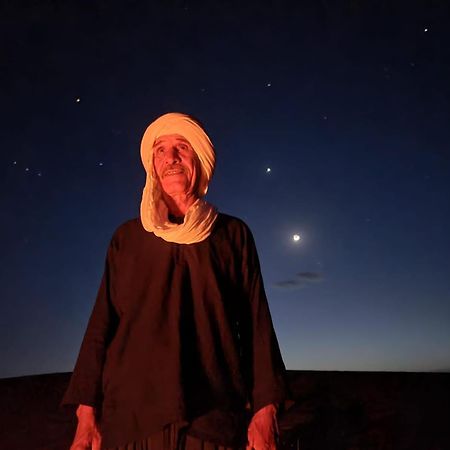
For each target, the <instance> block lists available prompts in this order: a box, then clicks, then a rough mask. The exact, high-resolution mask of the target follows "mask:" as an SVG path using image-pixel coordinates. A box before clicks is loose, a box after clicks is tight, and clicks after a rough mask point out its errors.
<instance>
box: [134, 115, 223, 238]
mask: <svg viewBox="0 0 450 450" xmlns="http://www.w3.org/2000/svg"><path fill="white" fill-rule="evenodd" d="M168 134H179V135H181V136H183V137H184V138H185V139H187V140H188V141H189V143H190V144H191V146H192V148H193V149H194V151H195V153H196V154H197V156H198V159H199V161H200V166H201V170H200V180H199V182H198V184H197V186H198V191H197V196H198V197H199V198H198V200H197V201H196V202H195V203H194V204H193V205H192V206H191V207H190V208H189V209H188V211H187V212H186V215H185V217H184V222H183V223H182V224H174V223H172V222H169V220H168V209H167V205H166V204H165V202H164V200H163V197H162V193H161V186H160V183H159V181H158V178H157V176H156V172H155V169H154V166H153V145H154V143H155V141H156V140H157V139H158V138H159V137H160V136H165V135H168ZM141 159H142V164H143V165H144V168H145V171H146V172H147V179H146V183H145V187H144V191H143V193H142V202H141V221H142V225H143V227H144V228H145V229H146V230H147V231H149V232H153V233H155V235H156V236H159V237H161V238H162V239H164V240H166V241H168V242H177V243H179V244H192V243H195V242H200V241H202V240H204V239H206V238H207V237H208V236H209V234H210V233H211V230H212V226H213V224H214V222H215V220H216V218H217V211H216V209H215V208H214V207H213V206H212V205H210V204H209V203H207V202H206V201H205V200H203V199H202V197H203V196H204V195H205V194H206V192H207V190H208V184H209V180H210V179H211V177H212V175H213V172H214V167H215V163H216V155H215V152H214V147H213V145H212V143H211V140H210V139H209V137H208V135H207V134H206V132H205V131H204V130H203V128H202V127H201V126H200V124H199V123H198V122H197V121H196V120H195V119H193V118H192V117H190V116H188V115H186V114H181V113H168V114H164V115H162V116H161V117H158V118H157V119H156V120H155V121H154V122H152V123H151V124H150V126H149V127H148V128H147V130H146V131H145V133H144V136H143V137H142V142H141Z"/></svg>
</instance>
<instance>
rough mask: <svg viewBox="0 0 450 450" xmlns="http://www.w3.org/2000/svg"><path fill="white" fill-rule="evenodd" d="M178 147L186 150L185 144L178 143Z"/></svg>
mask: <svg viewBox="0 0 450 450" xmlns="http://www.w3.org/2000/svg"><path fill="white" fill-rule="evenodd" d="M179 148H180V149H181V150H187V148H188V147H187V145H186V144H180V145H179Z"/></svg>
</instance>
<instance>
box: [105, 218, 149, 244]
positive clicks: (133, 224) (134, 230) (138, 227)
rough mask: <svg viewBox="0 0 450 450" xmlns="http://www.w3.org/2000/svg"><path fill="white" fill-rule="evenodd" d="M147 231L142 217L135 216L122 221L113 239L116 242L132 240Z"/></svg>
mask: <svg viewBox="0 0 450 450" xmlns="http://www.w3.org/2000/svg"><path fill="white" fill-rule="evenodd" d="M143 232H145V230H144V227H143V226H142V222H141V219H140V217H134V218H133V219H128V220H126V221H125V222H122V223H121V224H120V225H119V226H118V227H117V228H116V229H115V231H114V233H113V235H112V240H113V241H116V242H123V241H124V240H126V241H130V240H133V238H135V237H139V236H140V235H142V233H143Z"/></svg>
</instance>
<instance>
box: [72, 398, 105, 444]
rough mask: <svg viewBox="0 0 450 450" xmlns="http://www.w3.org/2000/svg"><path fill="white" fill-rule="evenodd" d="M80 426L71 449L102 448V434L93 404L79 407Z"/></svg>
mask: <svg viewBox="0 0 450 450" xmlns="http://www.w3.org/2000/svg"><path fill="white" fill-rule="evenodd" d="M77 417H78V426H77V431H76V432H75V437H74V438H73V442H72V445H71V446H70V449H69V450H100V448H101V443H102V436H101V434H100V429H99V427H98V424H97V420H96V417H95V410H94V408H92V406H86V405H80V406H79V407H78V409H77Z"/></svg>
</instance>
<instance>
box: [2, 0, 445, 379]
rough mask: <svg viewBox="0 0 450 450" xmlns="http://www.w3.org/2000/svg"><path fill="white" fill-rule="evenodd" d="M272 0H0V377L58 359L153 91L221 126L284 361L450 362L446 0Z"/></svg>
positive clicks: (80, 320)
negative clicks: (20, 0) (21, 3)
mask: <svg viewBox="0 0 450 450" xmlns="http://www.w3.org/2000/svg"><path fill="white" fill-rule="evenodd" d="M271 3H273V4H270V3H268V2H255V3H252V2H246V6H242V5H241V6H239V7H236V6H233V4H234V2H206V1H205V2H191V1H182V0H180V1H172V2H169V1H166V2H162V1H161V2H139V1H128V2H114V1H98V0H95V1H90V2H81V1H78V2H76V1H67V2H53V1H50V0H46V1H41V2H29V6H27V7H22V8H20V7H18V6H17V5H15V4H14V2H2V3H1V5H2V6H1V7H0V25H1V26H0V42H1V45H2V48H1V53H0V55H1V56H0V81H1V84H0V86H1V88H0V89H1V91H0V95H1V97H0V104H1V113H2V117H1V125H2V126H1V134H0V149H1V150H0V158H1V159H0V162H1V166H0V170H1V177H0V183H1V193H0V201H1V203H0V205H1V207H0V230H1V232H0V236H1V248H2V252H1V253H0V266H1V271H0V302H1V315H0V361H1V362H0V377H9V376H19V375H27V374H38V373H49V372H62V371H70V370H72V368H73V365H74V362H75V358H76V356H77V354H78V350H79V346H80V344H81V339H82V337H83V334H84V330H85V327H86V324H87V320H88V317H89V314H90V311H91V309H92V306H93V301H94V299H95V295H96V292H97V289H98V285H99V282H100V277H101V273H102V270H103V263H104V258H105V252H106V248H107V245H108V243H109V240H110V238H111V236H112V234H113V232H114V230H115V229H116V228H117V226H118V225H120V224H121V223H122V222H124V221H126V220H127V219H129V218H132V217H136V216H137V215H138V213H139V203H140V197H141V192H142V188H143V186H144V181H145V177H144V175H145V174H144V170H143V168H142V166H141V162H140V157H139V143H140V139H141V136H142V134H143V132H144V130H145V128H146V126H147V125H148V124H149V123H150V122H151V121H152V120H154V119H155V118H156V117H157V116H159V115H160V114H163V113H165V112H169V111H181V112H186V113H190V114H193V115H194V116H197V117H198V118H200V120H201V121H202V122H203V123H204V124H205V127H206V129H207V131H208V133H209V134H210V137H211V139H212V140H213V142H214V144H215V146H216V151H217V156H218V163H217V169H216V173H215V176H214V179H213V181H212V183H211V185H210V190H209V194H208V200H209V201H210V202H212V203H213V204H215V205H216V206H217V207H218V208H219V210H220V211H223V212H226V213H228V214H231V215H235V216H238V217H240V218H242V219H244V220H245V221H246V222H247V224H248V225H249V226H250V228H251V229H252V231H253V233H254V236H255V240H256V243H257V247H258V251H259V255H260V259H261V264H262V270H263V276H264V280H265V285H266V290H267V294H268V298H269V303H270V307H271V311H272V316H273V321H274V325H275V328H276V331H277V334H278V338H279V341H280V346H281V350H282V353H283V356H284V360H285V363H286V366H287V368H288V369H305V370H306V369H315V370H329V369H334V370H381V371H384V370H394V371H428V370H433V371H435V370H450V264H449V260H448V258H449V255H450V232H449V231H450V201H449V198H450V144H449V142H450V82H449V80H450V50H449V49H450V47H449V46H448V42H450V36H449V34H450V33H449V29H450V20H449V17H450V16H449V7H448V2H445V1H437V2H427V1H423V2H418V1H408V2H384V1H383V2H381V1H379V2H378V1H374V2H363V1H361V2H359V1H342V2H328V1H312V0H311V1H309V2H296V3H293V2H292V3H289V2H282V1H280V2H271ZM369 3H370V5H369ZM150 4H151V5H150ZM236 4H237V3H236ZM267 168H270V169H271V170H270V172H268V171H267ZM294 234H298V235H300V237H301V239H300V241H298V242H294V241H293V239H292V236H293V235H294Z"/></svg>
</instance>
